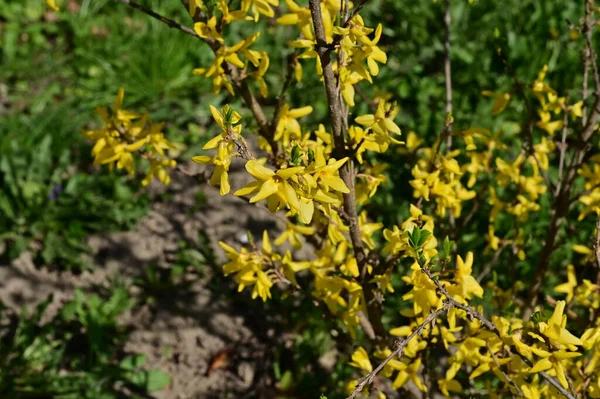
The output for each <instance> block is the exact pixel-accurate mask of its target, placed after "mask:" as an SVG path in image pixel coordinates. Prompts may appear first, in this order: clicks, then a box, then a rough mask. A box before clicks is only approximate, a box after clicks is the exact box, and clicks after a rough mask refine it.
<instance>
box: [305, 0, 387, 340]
mask: <svg viewBox="0 0 600 399" xmlns="http://www.w3.org/2000/svg"><path fill="white" fill-rule="evenodd" d="M364 3H366V1H365V2H364ZM308 6H309V9H310V13H311V16H312V21H313V26H314V30H315V40H316V46H315V47H316V48H315V50H316V51H317V54H318V55H319V59H320V61H321V66H322V67H323V79H324V81H325V92H326V94H327V102H328V106H329V117H330V118H331V127H332V133H333V143H334V155H335V157H336V158H337V159H341V158H343V157H344V156H345V155H346V141H345V138H344V131H343V122H344V121H343V111H342V104H341V101H340V99H341V96H340V92H339V89H338V87H337V84H336V78H335V75H334V73H333V66H332V60H331V52H330V48H331V47H330V45H329V44H328V43H327V38H326V35H325V26H324V24H323V15H322V13H321V1H320V0H309V2H308ZM340 177H341V179H342V180H343V181H344V183H345V184H346V186H347V187H348V189H349V190H350V192H349V193H348V194H344V207H343V208H344V212H345V214H346V215H347V216H348V224H349V225H350V226H349V227H350V239H351V241H352V247H353V249H354V256H355V257H356V262H357V264H358V268H359V270H360V271H361V279H362V287H363V293H364V296H365V301H366V306H367V312H368V318H369V322H370V323H371V325H372V326H373V330H374V331H375V336H376V342H377V344H378V345H379V346H385V341H386V340H387V332H386V330H385V327H384V326H383V324H382V322H381V304H380V303H379V301H377V298H376V295H375V292H376V290H377V285H376V283H371V282H369V281H368V276H367V267H368V262H367V256H366V252H365V248H364V246H363V242H362V236H361V231H360V226H359V224H358V214H357V210H356V193H355V189H354V167H353V162H352V160H351V159H349V160H348V162H346V164H345V165H344V166H343V167H342V168H340Z"/></svg>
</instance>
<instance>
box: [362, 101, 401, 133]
mask: <svg viewBox="0 0 600 399" xmlns="http://www.w3.org/2000/svg"><path fill="white" fill-rule="evenodd" d="M393 112H394V106H393V105H392V104H386V103H385V101H380V102H379V104H378V105H377V111H376V112H375V114H368V115H362V116H359V117H357V118H356V119H355V121H356V123H358V124H359V125H363V126H367V127H369V128H371V129H372V130H373V131H374V132H375V133H377V134H382V135H389V133H393V134H400V128H399V127H398V125H396V123H394V120H393V117H392V114H393Z"/></svg>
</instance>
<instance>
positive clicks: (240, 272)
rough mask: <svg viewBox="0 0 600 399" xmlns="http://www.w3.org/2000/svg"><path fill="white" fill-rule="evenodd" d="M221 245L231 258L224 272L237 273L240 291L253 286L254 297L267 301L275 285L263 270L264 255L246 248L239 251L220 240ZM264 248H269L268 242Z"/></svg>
mask: <svg viewBox="0 0 600 399" xmlns="http://www.w3.org/2000/svg"><path fill="white" fill-rule="evenodd" d="M267 237H268V236H267ZM263 243H264V240H263ZM219 245H220V246H221V248H223V249H224V250H225V253H226V256H227V258H228V259H229V262H227V263H226V264H225V265H223V272H224V273H225V275H226V276H227V275H229V274H232V273H236V276H235V280H236V282H237V283H238V291H240V292H241V291H242V290H243V289H244V288H246V287H249V286H252V287H253V290H252V299H255V298H256V297H260V298H261V299H262V300H263V301H266V300H267V299H268V298H271V291H270V289H271V287H272V286H273V281H271V278H270V277H269V275H268V274H267V273H265V272H264V271H263V269H264V267H265V260H264V256H263V255H262V254H260V253H256V252H253V253H250V252H248V250H247V249H246V248H242V249H241V250H240V252H239V253H238V252H237V251H236V250H235V249H233V248H232V247H231V246H229V245H227V244H225V243H224V242H219ZM263 249H268V244H267V247H266V248H263Z"/></svg>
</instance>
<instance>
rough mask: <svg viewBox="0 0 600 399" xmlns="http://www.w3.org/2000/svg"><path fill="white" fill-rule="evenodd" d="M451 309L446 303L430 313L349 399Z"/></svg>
mask: <svg viewBox="0 0 600 399" xmlns="http://www.w3.org/2000/svg"><path fill="white" fill-rule="evenodd" d="M449 307H450V304H449V303H445V304H444V306H443V307H441V308H439V309H438V310H436V311H435V312H431V313H429V315H427V317H426V318H425V320H424V321H423V323H421V324H420V325H419V326H418V327H417V328H416V329H415V330H414V331H413V332H412V333H411V334H410V335H409V336H408V337H406V338H404V339H403V340H402V341H399V342H398V343H397V345H396V349H394V351H393V352H392V353H390V355H389V356H388V357H387V358H385V359H384V360H383V361H382V362H381V363H380V364H379V365H378V366H377V367H376V368H375V369H374V370H373V371H371V372H370V373H369V374H367V376H366V377H365V378H363V379H362V380H361V381H360V382H359V383H358V384H357V385H356V387H355V388H354V390H353V391H352V393H351V394H350V396H348V398H347V399H354V398H355V397H356V395H357V394H358V393H359V392H361V391H362V390H363V389H364V388H365V386H366V385H369V384H372V383H373V380H374V379H375V376H377V374H378V373H379V372H380V371H381V370H383V368H384V367H385V366H386V365H387V364H388V363H389V362H390V361H391V360H392V359H394V358H396V357H397V358H398V359H400V358H401V357H402V355H403V353H404V348H405V347H406V345H408V343H409V342H410V341H411V340H412V339H413V338H414V337H416V336H417V335H419V336H420V335H421V334H423V330H424V329H425V327H427V326H428V325H429V324H431V323H433V322H434V321H435V319H437V318H438V316H439V315H441V314H442V313H444V312H446V311H447V310H448V308H449Z"/></svg>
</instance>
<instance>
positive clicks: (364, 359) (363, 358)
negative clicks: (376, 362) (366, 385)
mask: <svg viewBox="0 0 600 399" xmlns="http://www.w3.org/2000/svg"><path fill="white" fill-rule="evenodd" d="M349 364H350V365H351V366H353V367H356V368H359V369H361V370H365V371H367V372H369V373H370V372H371V371H373V366H372V365H371V361H370V360H369V355H368V354H367V351H366V350H365V348H363V347H362V346H359V347H358V349H356V351H355V352H354V353H353V354H352V361H351V362H350V363H349Z"/></svg>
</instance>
